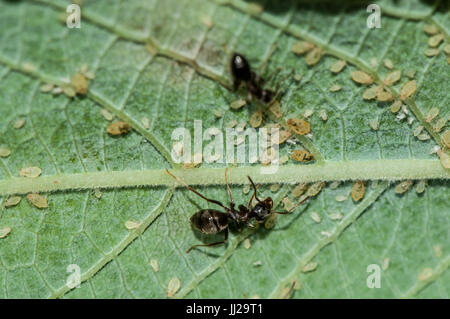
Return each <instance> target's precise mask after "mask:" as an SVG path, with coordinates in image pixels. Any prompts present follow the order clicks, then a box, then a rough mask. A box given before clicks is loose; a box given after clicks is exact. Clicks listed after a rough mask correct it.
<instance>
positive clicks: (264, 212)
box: [252, 197, 273, 222]
mask: <svg viewBox="0 0 450 319" xmlns="http://www.w3.org/2000/svg"><path fill="white" fill-rule="evenodd" d="M272 207H273V200H272V198H270V197H267V198H266V199H265V200H263V201H262V202H258V203H257V204H256V205H255V207H253V209H252V212H253V215H254V216H255V218H256V220H257V221H259V222H261V221H264V220H265V219H266V218H267V217H269V215H270V213H271V212H272Z"/></svg>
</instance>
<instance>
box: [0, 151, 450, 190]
mask: <svg viewBox="0 0 450 319" xmlns="http://www.w3.org/2000/svg"><path fill="white" fill-rule="evenodd" d="M173 172H174V174H176V175H177V176H179V177H180V178H182V179H183V180H184V181H185V182H186V183H188V184H190V185H203V186H206V185H223V184H224V183H225V179H224V169H223V168H196V169H188V170H185V169H175V170H173ZM247 175H248V176H251V177H252V179H253V180H254V181H255V182H256V183H261V184H267V183H283V184H295V183H300V182H308V183H309V182H317V181H326V182H329V181H347V180H387V181H396V180H418V179H450V173H449V170H446V169H444V168H443V167H442V165H441V163H440V162H439V161H437V160H413V159H407V160H372V161H344V162H325V163H324V164H311V165H292V164H288V165H282V166H279V167H278V171H277V172H275V173H274V174H263V173H262V172H261V167H259V166H240V167H230V168H229V169H228V179H229V183H230V184H246V183H248V180H247ZM140 186H153V187H157V186H165V187H170V186H177V187H179V186H180V185H179V184H177V183H176V182H175V181H174V180H173V179H172V178H171V177H170V176H169V175H167V173H166V172H165V170H164V169H149V170H133V171H132V170H129V171H104V172H87V173H77V174H59V175H47V176H41V177H38V178H34V179H32V178H23V177H13V178H8V179H4V180H0V195H13V194H27V193H30V192H34V193H44V192H56V191H62V190H80V189H93V188H124V187H140Z"/></svg>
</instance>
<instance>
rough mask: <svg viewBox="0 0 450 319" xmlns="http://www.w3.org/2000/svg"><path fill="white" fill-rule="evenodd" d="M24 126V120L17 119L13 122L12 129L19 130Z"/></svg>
mask: <svg viewBox="0 0 450 319" xmlns="http://www.w3.org/2000/svg"><path fill="white" fill-rule="evenodd" d="M24 125H25V119H22V118H19V119H17V120H15V121H14V124H13V127H14V128H15V129H17V130H18V129H20V128H22V127H23V126H24Z"/></svg>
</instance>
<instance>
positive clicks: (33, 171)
mask: <svg viewBox="0 0 450 319" xmlns="http://www.w3.org/2000/svg"><path fill="white" fill-rule="evenodd" d="M41 174H42V170H41V168H40V167H37V166H31V167H24V168H22V169H21V170H20V171H19V175H20V176H22V177H29V178H36V177H38V176H40V175H41Z"/></svg>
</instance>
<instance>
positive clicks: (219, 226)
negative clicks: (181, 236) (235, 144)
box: [166, 169, 306, 253]
mask: <svg viewBox="0 0 450 319" xmlns="http://www.w3.org/2000/svg"><path fill="white" fill-rule="evenodd" d="M166 171H167V173H168V174H169V175H170V176H172V177H173V178H175V179H176V180H177V181H178V182H179V183H181V184H183V185H184V186H185V187H186V188H187V189H188V190H190V191H191V192H193V193H195V194H197V195H198V196H200V197H201V198H203V199H204V200H206V201H208V202H210V203H213V204H216V205H218V206H220V207H222V208H223V209H224V210H225V212H222V211H218V210H214V209H202V210H199V211H198V212H196V213H195V214H194V215H192V216H191V218H190V221H191V224H192V225H193V226H194V227H195V228H196V229H197V230H199V231H200V232H202V233H204V234H206V235H215V234H218V233H220V232H222V231H223V232H224V235H225V237H224V240H223V241H218V242H215V243H210V244H200V245H194V246H192V247H190V248H189V249H188V250H187V251H186V253H189V252H190V251H191V250H192V249H194V248H196V247H200V246H208V247H209V246H216V245H220V244H225V243H226V242H227V239H228V230H229V225H230V221H231V222H234V223H235V224H236V225H237V226H240V225H245V226H248V227H252V228H254V227H255V224H256V223H263V222H264V221H265V220H266V219H267V218H268V217H269V216H271V215H272V213H274V214H282V215H284V214H290V213H291V212H293V211H294V209H295V208H296V207H297V206H298V205H300V204H302V203H303V202H304V201H305V200H306V199H305V200H303V201H300V202H299V203H298V204H296V205H295V206H294V207H292V208H291V209H290V210H288V211H285V212H272V208H273V200H272V198H271V197H267V198H266V199H264V200H260V199H259V198H258V196H257V194H256V190H257V188H258V187H259V185H258V186H255V184H254V183H253V180H252V179H251V178H250V176H247V178H248V180H249V181H250V183H251V185H252V187H253V195H252V196H251V197H250V200H249V202H248V204H247V206H244V205H239V206H238V207H237V209H236V208H235V203H234V200H233V195H232V194H231V190H230V186H229V185H228V179H227V169H225V184H226V186H227V191H228V195H229V196H230V206H229V207H227V206H225V205H223V204H222V203H221V202H219V201H217V200H214V199H209V198H207V197H205V196H203V195H202V194H200V193H199V192H197V191H196V190H195V189H193V188H192V187H190V186H189V185H187V184H186V183H185V182H183V181H182V180H181V179H180V178H178V177H176V176H175V175H173V174H172V173H171V172H169V170H167V169H166ZM253 199H256V201H257V203H256V205H255V206H254V207H251V204H252V201H253Z"/></svg>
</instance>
